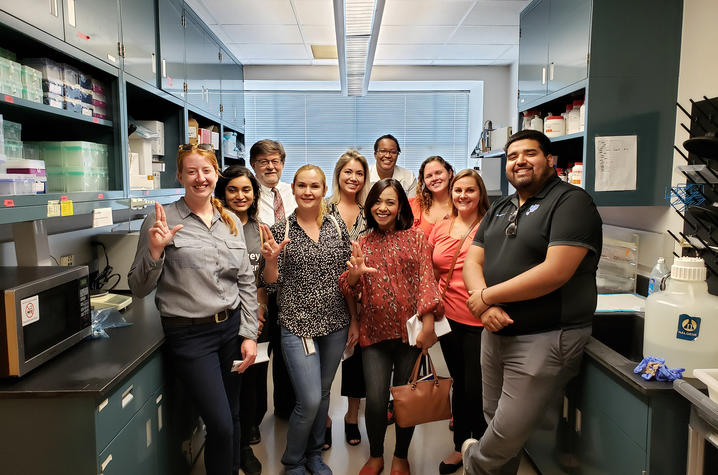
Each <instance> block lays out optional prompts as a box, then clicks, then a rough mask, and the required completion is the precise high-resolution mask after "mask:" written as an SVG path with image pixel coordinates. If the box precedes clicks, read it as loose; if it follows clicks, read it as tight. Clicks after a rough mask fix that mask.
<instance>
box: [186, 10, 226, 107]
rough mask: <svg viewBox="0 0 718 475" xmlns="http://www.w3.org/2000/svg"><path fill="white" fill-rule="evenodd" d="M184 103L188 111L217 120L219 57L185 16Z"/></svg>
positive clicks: (197, 26) (213, 45)
mask: <svg viewBox="0 0 718 475" xmlns="http://www.w3.org/2000/svg"><path fill="white" fill-rule="evenodd" d="M184 38H185V61H186V68H187V102H188V103H189V104H190V105H191V107H192V108H194V109H198V110H202V111H204V112H208V113H209V114H211V115H213V116H215V117H219V116H220V102H221V67H222V63H221V56H222V55H221V53H220V47H219V44H217V42H215V41H214V39H213V38H212V37H211V36H210V35H209V34H208V33H207V32H206V31H205V29H204V27H203V25H202V23H201V22H200V20H198V19H196V18H194V17H193V16H192V15H188V14H187V13H186V12H185V37H184Z"/></svg>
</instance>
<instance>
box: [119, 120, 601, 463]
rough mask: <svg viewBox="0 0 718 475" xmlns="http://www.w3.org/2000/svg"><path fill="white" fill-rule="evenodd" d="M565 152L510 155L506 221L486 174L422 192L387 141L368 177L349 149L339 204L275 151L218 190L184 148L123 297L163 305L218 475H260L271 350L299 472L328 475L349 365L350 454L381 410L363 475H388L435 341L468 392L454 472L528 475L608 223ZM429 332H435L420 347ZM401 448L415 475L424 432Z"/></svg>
mask: <svg viewBox="0 0 718 475" xmlns="http://www.w3.org/2000/svg"><path fill="white" fill-rule="evenodd" d="M550 145H551V142H550V141H549V139H548V138H546V137H545V136H544V135H543V134H541V133H540V132H535V131H522V132H518V133H517V134H514V135H513V136H512V137H511V138H510V139H509V141H508V143H507V146H506V153H507V165H506V175H507V177H508V179H509V181H510V182H511V183H512V184H513V186H514V187H515V188H516V193H515V194H514V195H512V196H509V197H504V198H501V199H498V200H497V201H496V202H494V203H493V205H491V206H489V199H488V196H487V191H486V188H485V186H484V183H483V181H482V179H481V177H480V175H479V174H478V173H477V172H476V171H475V170H472V169H466V170H462V171H459V172H455V171H454V169H453V167H452V166H451V164H449V163H448V162H446V161H445V160H444V159H443V158H441V157H439V156H432V157H429V158H427V159H426V160H425V161H424V162H423V163H422V165H421V168H420V170H419V174H418V179H417V178H415V177H414V175H413V173H412V172H411V171H409V170H406V169H404V168H401V167H399V166H398V165H397V164H396V162H397V158H398V156H399V154H400V153H401V149H400V146H399V142H398V140H397V139H396V138H395V137H394V136H392V135H389V134H387V135H384V136H382V137H380V138H379V139H377V140H376V142H375V144H374V158H375V163H374V164H372V165H370V164H369V163H368V162H367V160H366V158H365V157H364V156H362V155H361V154H360V153H359V152H357V151H354V150H349V151H347V152H346V153H344V154H343V155H342V156H341V157H339V160H338V161H337V164H336V166H335V169H334V173H333V177H332V178H333V180H332V190H331V194H330V196H329V197H327V196H326V195H327V192H328V191H329V190H328V189H327V188H328V187H327V180H326V177H325V175H324V172H323V171H322V170H321V168H319V167H317V166H315V165H304V166H302V167H301V168H299V169H298V170H297V172H296V173H295V175H294V177H293V179H292V181H291V184H289V183H285V182H283V181H281V177H282V170H283V167H284V164H285V160H286V156H285V151H284V148H283V147H282V145H281V144H280V143H279V142H276V141H273V140H261V141H259V142H257V143H255V144H254V145H253V146H252V147H251V149H250V157H249V158H250V166H251V167H252V170H250V169H248V168H245V167H242V166H230V167H229V168H227V169H226V170H223V171H221V172H220V170H219V166H218V162H217V159H216V157H215V155H214V153H213V151H212V150H211V148H210V147H209V146H204V145H182V146H180V149H179V152H178V156H177V176H178V179H179V181H180V183H181V184H182V186H183V187H184V188H185V194H184V196H183V197H182V198H180V199H179V200H178V201H176V202H174V203H171V204H169V205H165V206H161V205H159V204H156V205H155V210H154V212H150V213H149V214H148V216H147V218H146V219H145V221H144V223H143V225H142V229H141V232H140V240H139V242H138V247H137V253H136V256H135V260H134V262H133V264H132V266H131V269H130V272H129V275H128V281H129V284H130V287H131V289H132V291H133V293H134V294H136V295H137V296H140V297H143V296H145V295H148V294H149V293H150V292H152V291H153V290H155V289H156V292H155V300H156V303H157V307H158V309H159V312H160V315H161V318H162V325H163V328H164V331H165V335H166V345H167V347H168V349H169V351H170V353H171V355H172V362H173V364H174V365H175V367H176V369H177V373H178V375H179V376H180V378H181V379H182V381H183V383H184V385H185V386H186V388H187V390H188V391H189V393H190V394H191V396H192V398H193V400H194V402H195V403H196V405H197V407H198V410H199V413H200V415H201V416H202V418H203V420H204V422H205V424H206V428H207V435H206V445H205V451H204V460H205V467H206V472H207V474H208V475H215V474H222V475H227V474H229V473H232V474H237V473H238V470H239V469H240V468H241V469H242V470H243V471H244V472H245V474H248V475H249V474H252V475H254V474H260V473H261V470H262V468H261V464H260V462H259V460H257V458H256V457H255V456H254V454H253V452H252V448H251V445H252V444H253V443H256V442H258V441H259V440H260V439H261V435H260V433H259V429H258V427H259V424H260V422H261V420H262V418H263V416H264V414H265V413H266V410H267V378H268V367H267V363H262V364H253V363H254V360H255V358H256V355H257V342H258V341H259V342H262V341H268V342H269V348H270V351H271V352H272V358H273V365H272V368H273V371H272V373H273V374H272V378H273V385H274V410H275V415H277V416H279V417H283V418H287V419H288V420H289V422H288V429H287V440H286V447H285V450H284V453H283V455H282V457H281V461H282V464H283V466H284V468H285V473H287V474H290V475H293V474H305V473H307V472H309V473H312V474H319V475H326V474H331V473H332V470H331V469H330V467H328V466H327V465H326V464H325V462H324V461H323V458H322V451H323V450H326V449H328V448H329V447H331V444H332V440H331V434H332V421H331V419H330V418H329V417H328V412H329V395H330V388H331V385H332V382H333V380H334V377H335V374H336V372H337V369H338V367H339V364H340V363H342V381H341V392H342V395H343V396H346V397H347V398H348V403H347V412H346V415H345V417H344V433H345V438H346V441H347V443H348V444H350V445H357V444H359V443H361V432H360V431H359V428H358V422H359V408H360V400H361V399H362V398H366V406H365V421H366V433H367V436H368V439H369V448H370V457H369V459H368V460H367V462H366V463H365V464H364V466H363V467H362V469H361V471H360V472H359V473H360V475H375V474H379V473H381V472H382V471H383V469H384V454H383V452H384V438H385V434H386V430H387V407H388V405H389V399H390V398H389V392H390V391H389V389H390V386H391V385H392V384H393V385H402V384H406V382H407V380H408V378H409V376H410V373H411V371H412V368H413V366H414V363H415V362H416V360H417V357H419V356H420V355H421V354H422V353H426V352H428V350H429V348H430V347H432V346H433V345H434V344H435V343H436V342H437V341H440V345H441V350H442V352H443V355H444V358H445V360H446V363H447V366H448V368H449V372H450V373H451V376H452V378H453V381H454V382H453V391H452V413H453V419H452V425H453V439H454V440H453V442H454V450H453V451H452V452H451V453H449V454H447V455H446V457H445V458H444V459H443V460H441V462H440V463H439V472H440V473H446V474H448V473H454V472H456V471H457V470H458V469H459V468H460V467H461V466H462V464H463V465H464V466H465V471H466V473H471V474H498V473H516V471H517V470H518V462H519V460H520V452H521V449H522V447H523V445H524V443H525V442H526V440H527V438H528V437H529V435H530V433H531V431H532V429H533V428H534V427H535V426H536V425H537V424H538V423H539V422H540V420H541V417H542V416H543V414H544V413H545V412H546V409H547V408H548V407H549V406H550V405H551V404H552V403H553V402H554V401H555V400H556V398H557V396H559V395H560V392H561V390H562V387H563V386H564V385H565V384H566V383H567V382H568V380H569V379H570V378H571V377H572V376H573V375H575V374H576V372H577V371H578V366H579V363H580V358H581V355H582V353H583V346H584V345H585V343H586V342H587V340H588V337H589V336H590V331H591V330H590V328H591V327H590V324H591V316H592V315H593V310H594V308H595V303H596V286H595V272H596V266H597V263H598V258H599V256H600V249H601V220H600V217H599V215H598V213H597V211H596V208H595V205H594V204H593V202H592V200H591V198H590V196H589V195H588V194H587V193H585V192H584V191H583V190H581V189H580V188H577V187H575V186H573V185H569V184H566V183H564V182H562V181H561V180H559V179H558V177H557V176H556V173H555V170H554V168H553V167H554V163H553V161H554V158H553V156H552V155H551V153H550ZM519 228H520V230H519ZM414 315H417V316H418V318H419V319H420V320H421V322H422V329H421V331H420V333H419V335H418V336H417V338H416V345H415V346H411V345H409V340H408V335H407V327H406V322H407V320H408V319H410V318H411V317H412V316H414ZM445 317H446V318H447V319H448V323H449V325H450V328H451V331H450V332H449V333H447V334H445V335H443V336H442V337H441V338H440V339H439V338H437V336H436V333H435V331H434V322H435V321H437V320H440V319H442V318H445ZM237 360H239V361H240V362H239V363H236V361H237ZM287 381H289V382H290V383H289V384H288V383H287ZM240 387H241V390H240ZM395 431H396V443H395V448H394V454H393V458H392V461H391V466H390V467H391V468H390V473H391V475H402V474H409V473H410V466H409V461H408V451H409V445H410V442H411V438H412V434H413V427H399V426H398V425H397V426H396V428H395ZM437 461H438V460H437Z"/></svg>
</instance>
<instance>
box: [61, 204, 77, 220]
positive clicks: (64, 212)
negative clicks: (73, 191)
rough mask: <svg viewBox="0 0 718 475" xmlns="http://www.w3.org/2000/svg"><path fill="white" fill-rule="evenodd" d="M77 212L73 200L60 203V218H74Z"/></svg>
mask: <svg viewBox="0 0 718 475" xmlns="http://www.w3.org/2000/svg"><path fill="white" fill-rule="evenodd" d="M73 214H75V211H74V209H73V207H72V200H66V201H63V202H62V203H60V216H72V215H73Z"/></svg>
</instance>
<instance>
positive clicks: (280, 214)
mask: <svg viewBox="0 0 718 475" xmlns="http://www.w3.org/2000/svg"><path fill="white" fill-rule="evenodd" d="M272 193H274V222H275V223H276V222H279V221H281V220H283V219H284V218H285V217H286V216H285V215H284V202H283V201H282V195H280V194H279V190H278V189H277V188H276V187H274V188H272Z"/></svg>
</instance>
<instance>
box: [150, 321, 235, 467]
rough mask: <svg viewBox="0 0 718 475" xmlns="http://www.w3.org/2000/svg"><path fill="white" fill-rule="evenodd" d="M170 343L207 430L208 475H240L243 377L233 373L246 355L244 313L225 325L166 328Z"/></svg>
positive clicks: (183, 378) (169, 345)
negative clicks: (242, 351)
mask: <svg viewBox="0 0 718 475" xmlns="http://www.w3.org/2000/svg"><path fill="white" fill-rule="evenodd" d="M164 331H165V345H166V346H167V348H168V349H169V351H170V354H171V356H172V361H171V362H170V363H171V364H173V365H174V367H175V368H176V371H177V374H178V376H179V378H180V380H181V381H182V382H183V384H184V386H185V388H186V389H187V391H188V392H189V393H190V394H191V396H192V399H193V401H194V402H195V404H196V405H197V409H198V410H199V414H200V416H202V420H203V421H204V423H205V425H206V426H207V438H206V444H205V448H204V464H205V469H206V472H207V475H229V474H230V473H237V469H238V468H239V453H238V452H235V450H234V447H239V431H238V430H237V429H238V422H239V388H240V377H239V376H238V375H237V373H230V369H231V368H232V361H233V360H238V359H240V358H241V356H240V348H239V338H238V337H237V332H238V331H239V315H237V314H235V315H233V316H232V317H231V318H229V319H227V320H225V321H224V322H222V323H205V324H201V325H188V326H165V327H164Z"/></svg>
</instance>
